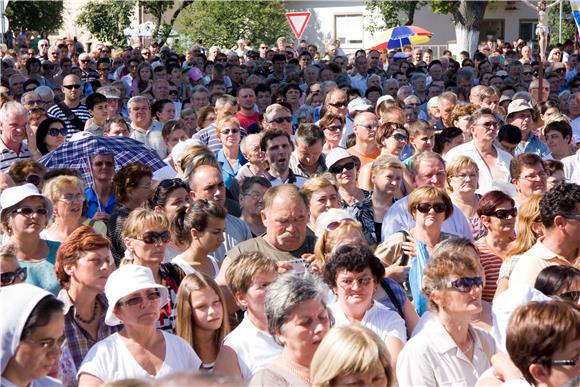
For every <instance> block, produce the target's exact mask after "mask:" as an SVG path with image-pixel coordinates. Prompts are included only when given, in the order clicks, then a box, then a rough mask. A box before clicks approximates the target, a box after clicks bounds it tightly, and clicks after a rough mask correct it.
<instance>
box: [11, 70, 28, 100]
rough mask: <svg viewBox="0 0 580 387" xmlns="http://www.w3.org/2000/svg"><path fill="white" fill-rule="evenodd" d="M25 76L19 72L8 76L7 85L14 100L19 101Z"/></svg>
mask: <svg viewBox="0 0 580 387" xmlns="http://www.w3.org/2000/svg"><path fill="white" fill-rule="evenodd" d="M25 81H26V77H25V76H24V75H22V74H20V73H16V74H12V75H11V76H10V78H8V86H9V87H10V95H11V96H12V98H14V100H15V101H20V98H22V94H23V93H24V82H25Z"/></svg>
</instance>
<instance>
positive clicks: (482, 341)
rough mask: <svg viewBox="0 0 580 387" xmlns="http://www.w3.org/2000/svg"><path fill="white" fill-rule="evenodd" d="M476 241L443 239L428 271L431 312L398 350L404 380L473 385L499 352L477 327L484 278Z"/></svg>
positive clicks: (412, 383)
mask: <svg viewBox="0 0 580 387" xmlns="http://www.w3.org/2000/svg"><path fill="white" fill-rule="evenodd" d="M482 275H483V269H482V268H481V265H480V264H479V254H478V252H477V249H476V247H475V246H474V245H473V244H472V243H471V242H469V241H468V240H466V239H461V238H451V239H448V240H446V241H443V242H441V243H440V244H439V245H438V246H437V249H436V250H435V251H434V252H433V254H431V257H430V258H429V262H428V263H427V266H426V268H425V271H424V288H423V292H424V293H425V296H426V297H427V300H428V302H429V308H430V310H431V311H432V314H433V315H432V318H431V319H430V320H429V321H428V322H427V323H426V324H425V325H424V326H423V328H422V330H421V331H420V332H419V333H418V334H416V335H415V336H414V337H413V338H411V339H410V340H409V342H408V343H407V344H406V345H405V348H403V350H402V351H401V353H400V354H399V361H398V363H397V378H398V380H399V384H400V385H401V386H450V385H458V386H474V385H475V384H476V382H477V379H478V378H479V376H480V375H481V374H482V373H483V372H484V371H485V370H487V369H488V368H489V367H490V365H491V363H490V358H491V357H492V356H493V354H494V353H495V352H496V346H495V342H494V340H493V338H492V337H491V335H489V334H488V333H487V332H485V331H483V330H481V329H479V328H477V327H474V326H473V325H472V323H471V320H472V318H473V316H474V315H477V314H478V313H480V312H481V310H482V306H481V293H482V289H483V283H484V279H483V277H482Z"/></svg>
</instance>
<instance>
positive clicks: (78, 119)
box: [47, 74, 92, 139]
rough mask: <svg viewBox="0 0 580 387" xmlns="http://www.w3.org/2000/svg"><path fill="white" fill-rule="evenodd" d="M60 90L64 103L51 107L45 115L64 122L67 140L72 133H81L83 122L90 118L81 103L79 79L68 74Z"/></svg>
mask: <svg viewBox="0 0 580 387" xmlns="http://www.w3.org/2000/svg"><path fill="white" fill-rule="evenodd" d="M61 90H62V92H63V93H64V101H63V102H62V103H59V104H57V105H53V106H52V107H51V108H49V109H48V111H47V113H48V115H49V116H50V117H54V118H58V119H61V120H63V121H64V123H65V124H66V131H67V134H66V137H67V139H68V138H71V136H72V135H73V134H74V133H76V132H81V131H83V130H84V129H85V122H86V121H87V120H88V119H90V118H91V117H92V116H91V113H90V112H89V110H88V109H87V107H86V105H85V104H84V103H82V102H81V96H82V94H83V91H82V84H81V79H80V78H79V77H78V76H76V75H74V74H69V75H67V76H66V77H64V79H63V80H62V86H61Z"/></svg>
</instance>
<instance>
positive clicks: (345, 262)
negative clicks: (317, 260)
mask: <svg viewBox="0 0 580 387" xmlns="http://www.w3.org/2000/svg"><path fill="white" fill-rule="evenodd" d="M323 276H324V281H325V282H326V284H327V285H328V286H329V287H330V289H331V290H332V292H333V293H334V294H335V295H336V296H337V301H336V302H335V303H334V304H331V305H329V308H330V310H331V311H332V315H333V316H334V318H335V326H345V325H351V324H356V323H358V324H361V325H363V326H366V327H367V328H370V329H371V330H372V331H373V332H375V333H376V334H377V335H379V337H380V338H381V339H382V340H383V341H384V342H385V344H386V345H387V349H388V350H389V353H390V354H391V365H392V367H395V365H396V364H397V356H398V355H399V352H400V351H401V349H402V348H403V345H404V344H405V343H406V342H407V329H406V326H405V321H404V320H403V319H402V318H401V317H400V316H399V314H397V312H395V311H393V310H391V309H389V308H387V307H386V306H384V305H383V304H382V303H380V302H376V301H375V300H374V298H373V296H374V294H375V292H377V289H378V287H379V284H380V283H381V281H382V280H383V278H384V276H385V268H384V267H383V265H382V264H381V261H380V260H379V259H378V258H377V257H375V256H374V254H373V252H372V250H371V249H370V248H368V247H366V246H364V245H360V244H348V245H343V246H341V247H339V248H338V249H337V250H336V251H335V252H334V254H332V256H331V257H330V259H329V260H328V262H327V264H326V266H325V267H324V274H323Z"/></svg>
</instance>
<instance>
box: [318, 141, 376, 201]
mask: <svg viewBox="0 0 580 387" xmlns="http://www.w3.org/2000/svg"><path fill="white" fill-rule="evenodd" d="M325 161H326V167H327V168H328V172H330V173H331V174H332V175H333V176H334V178H335V179H336V182H337V183H338V194H339V195H340V206H341V207H342V208H346V207H350V206H353V205H354V204H355V203H358V202H360V201H362V200H364V199H365V198H366V197H368V196H369V195H370V192H368V191H365V190H362V189H360V188H358V187H357V186H356V182H357V175H358V169H359V167H360V160H359V159H358V158H357V157H355V156H353V155H351V154H350V152H349V151H347V150H346V149H344V148H334V149H331V150H330V152H328V154H327V155H326V160H325Z"/></svg>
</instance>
